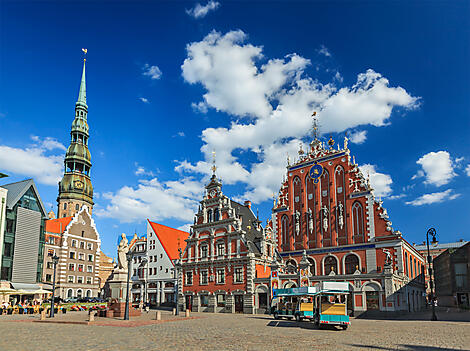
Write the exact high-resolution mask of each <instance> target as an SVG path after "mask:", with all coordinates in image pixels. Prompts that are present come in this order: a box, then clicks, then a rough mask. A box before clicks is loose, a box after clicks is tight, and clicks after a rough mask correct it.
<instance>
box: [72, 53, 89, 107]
mask: <svg viewBox="0 0 470 351" xmlns="http://www.w3.org/2000/svg"><path fill="white" fill-rule="evenodd" d="M82 51H83V52H84V53H85V55H86V53H87V49H82ZM85 69H86V57H85V58H84V59H83V71H82V81H81V82H80V91H79V92H78V99H77V103H76V104H75V105H76V106H77V105H81V104H83V105H85V107H88V106H87V104H86V73H85Z"/></svg>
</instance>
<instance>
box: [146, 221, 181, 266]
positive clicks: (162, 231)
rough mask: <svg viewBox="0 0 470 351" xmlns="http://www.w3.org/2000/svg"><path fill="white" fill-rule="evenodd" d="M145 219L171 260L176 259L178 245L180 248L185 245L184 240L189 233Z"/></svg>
mask: <svg viewBox="0 0 470 351" xmlns="http://www.w3.org/2000/svg"><path fill="white" fill-rule="evenodd" d="M147 221H148V222H149V223H150V225H151V226H152V229H153V231H154V232H155V234H156V235H157V238H158V240H160V242H161V243H162V246H163V249H164V250H165V252H166V254H167V255H168V257H170V259H171V260H176V259H177V258H178V257H179V255H178V248H179V247H180V248H181V250H184V248H185V247H186V242H185V240H186V239H187V238H188V236H189V233H186V232H183V231H182V230H178V229H175V228H170V227H167V226H166V225H162V224H158V223H155V222H151V221H150V220H148V219H147ZM178 239H179V240H178Z"/></svg>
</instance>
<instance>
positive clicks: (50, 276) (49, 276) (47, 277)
mask: <svg viewBox="0 0 470 351" xmlns="http://www.w3.org/2000/svg"><path fill="white" fill-rule="evenodd" d="M51 281H52V274H46V282H51Z"/></svg>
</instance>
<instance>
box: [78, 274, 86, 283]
mask: <svg viewBox="0 0 470 351" xmlns="http://www.w3.org/2000/svg"><path fill="white" fill-rule="evenodd" d="M80 280H81V282H80ZM83 282H84V279H83V276H82V275H80V276H77V284H83Z"/></svg>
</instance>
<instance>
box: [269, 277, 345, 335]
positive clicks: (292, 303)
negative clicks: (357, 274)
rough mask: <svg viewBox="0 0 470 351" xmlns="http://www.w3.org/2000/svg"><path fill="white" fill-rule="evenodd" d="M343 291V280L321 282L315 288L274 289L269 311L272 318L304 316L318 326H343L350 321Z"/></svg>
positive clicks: (302, 317) (301, 318)
mask: <svg viewBox="0 0 470 351" xmlns="http://www.w3.org/2000/svg"><path fill="white" fill-rule="evenodd" d="M347 294H349V285H348V283H347V282H322V283H321V284H320V285H319V286H315V287H313V286H309V287H301V288H290V289H275V290H274V291H273V301H275V303H274V305H273V307H272V313H273V315H274V318H275V319H279V318H287V319H292V318H295V319H296V320H297V321H301V320H303V319H306V320H311V321H314V322H315V324H317V325H318V326H319V327H321V326H324V325H332V326H339V327H341V328H343V329H347V328H348V326H349V325H350V324H351V322H350V320H349V316H348V309H347V298H346V297H347V296H346V295H347Z"/></svg>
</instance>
